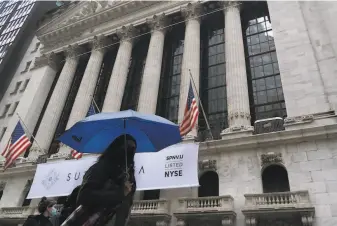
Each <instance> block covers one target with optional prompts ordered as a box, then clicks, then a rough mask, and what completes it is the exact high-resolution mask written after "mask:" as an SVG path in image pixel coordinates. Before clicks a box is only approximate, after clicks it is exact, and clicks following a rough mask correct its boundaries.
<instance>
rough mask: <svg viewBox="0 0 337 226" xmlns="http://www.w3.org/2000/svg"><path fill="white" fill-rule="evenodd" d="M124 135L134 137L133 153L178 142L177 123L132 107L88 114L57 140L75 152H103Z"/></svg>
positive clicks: (179, 138) (157, 148) (161, 147)
mask: <svg viewBox="0 0 337 226" xmlns="http://www.w3.org/2000/svg"><path fill="white" fill-rule="evenodd" d="M123 134H129V135H131V136H132V137H133V138H134V139H135V140H136V142H137V149H136V152H156V151H159V150H161V149H163V148H166V147H168V146H170V145H173V144H176V143H179V142H181V136H180V132H179V127H178V125H176V124H174V123H173V122H171V121H169V120H167V119H164V118H162V117H159V116H157V115H150V114H142V113H139V112H135V111H132V110H127V111H120V112H114V113H99V114H96V115H92V116H90V117H87V118H85V119H84V120H82V121H80V122H78V123H76V124H75V125H74V126H73V127H71V128H70V129H69V130H67V131H66V132H64V134H62V135H61V137H59V138H58V140H59V141H61V142H62V143H64V144H65V145H67V146H69V147H71V148H73V149H74V150H76V151H78V152H82V153H102V152H104V150H105V149H106V148H107V147H108V146H109V145H110V144H111V143H112V142H113V141H114V140H115V139H116V138H117V137H119V136H121V135H123Z"/></svg>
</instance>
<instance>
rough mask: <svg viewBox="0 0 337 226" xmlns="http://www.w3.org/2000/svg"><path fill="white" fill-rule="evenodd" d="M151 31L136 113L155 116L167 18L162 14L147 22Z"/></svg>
mask: <svg viewBox="0 0 337 226" xmlns="http://www.w3.org/2000/svg"><path fill="white" fill-rule="evenodd" d="M148 24H149V26H150V28H151V30H152V34H151V40H150V44H149V50H148V52H147V57H146V63H145V68H144V73H143V79H142V85H141V90H140V95H139V101H138V111H139V112H143V113H148V114H155V113H156V109H157V100H158V92H159V83H160V73H161V66H162V60H163V50H164V41H165V29H164V27H165V26H166V25H167V17H166V16H165V15H164V14H162V15H160V16H156V15H155V16H154V17H153V19H151V20H149V21H148Z"/></svg>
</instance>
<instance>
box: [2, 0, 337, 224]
mask: <svg viewBox="0 0 337 226" xmlns="http://www.w3.org/2000/svg"><path fill="white" fill-rule="evenodd" d="M336 12H337V4H336V3H334V2H297V1H291V2H275V1H267V2H237V1H225V2H176V1H171V2H165V1H160V2H159V1H158V2H154V1H149V2H148V1H145V2H144V1H123V2H118V1H117V2H116V1H114V2H110V1H109V2H104V1H88V2H84V1H83V2H73V3H70V4H68V5H65V6H64V7H61V8H60V9H59V10H58V11H56V12H54V13H52V14H49V15H48V17H46V18H45V20H44V21H42V23H41V25H40V27H39V29H38V31H37V38H38V39H39V40H40V42H41V44H42V46H43V48H42V49H41V51H40V52H41V55H40V56H38V57H36V59H35V61H34V64H33V65H34V66H33V67H32V68H31V70H30V73H31V74H32V78H31V81H30V83H29V85H28V87H27V91H25V93H24V95H23V97H22V99H21V100H20V104H19V107H18V109H17V112H18V113H19V114H20V116H21V117H22V118H23V120H24V121H25V124H26V125H27V129H28V130H29V131H32V133H33V134H34V137H35V141H34V143H33V145H32V147H31V148H30V150H29V154H28V153H27V155H28V156H26V157H25V158H20V159H18V161H17V162H16V165H15V167H12V168H10V169H9V170H7V171H6V172H2V173H0V185H1V186H0V190H1V191H2V197H1V200H0V207H1V210H0V224H1V225H18V224H20V223H22V222H23V218H24V217H25V216H27V215H28V214H31V213H33V212H34V211H35V207H36V204H37V201H38V200H32V201H31V202H30V201H29V200H26V199H25V197H26V196H25V195H26V194H27V191H28V190H29V185H30V183H31V180H32V179H33V177H34V172H35V170H36V161H37V159H38V158H39V160H38V161H40V160H41V156H48V157H49V158H48V159H47V161H49V162H50V161H66V160H65V159H67V158H68V157H69V152H70V149H69V148H68V147H66V146H62V145H61V144H59V143H57V141H56V138H57V136H58V135H59V134H61V133H62V132H63V131H64V130H66V129H68V128H70V127H71V126H72V125H74V124H75V123H76V122H77V121H79V120H81V119H83V118H84V117H86V115H87V113H88V110H89V108H90V107H91V105H93V104H94V105H95V108H96V110H97V111H102V112H116V111H120V110H124V109H127V108H132V109H134V110H138V111H140V112H144V113H150V114H158V115H161V116H163V117H166V118H168V119H170V120H172V121H174V122H176V123H179V122H180V121H181V120H182V117H183V112H184V109H185V104H186V98H187V92H188V88H189V85H190V83H191V82H192V81H193V87H194V92H195V95H196V97H200V100H201V103H200V111H202V109H201V104H202V107H203V110H204V112H205V115H206V117H207V118H208V122H209V123H208V124H209V126H210V128H208V124H207V123H205V120H204V117H203V115H204V113H203V112H202V114H200V119H199V125H198V127H197V128H196V129H195V130H193V131H191V133H190V134H188V135H187V136H186V137H184V142H194V141H193V139H194V140H195V142H200V157H199V175H200V178H199V180H200V187H199V188H186V189H169V190H161V191H146V192H139V193H137V195H136V196H137V197H136V200H135V204H134V206H133V209H132V214H131V218H130V225H158V226H159V225H170V226H175V225H179V226H183V225H198V226H199V225H200V226H204V225H233V226H234V225H235V226H245V225H247V226H267V225H280V226H297V225H303V226H332V225H336V224H337V201H336V200H337V141H336V139H335V138H336V134H337V123H336V113H335V111H336V106H337V104H336V103H337V102H336V100H337V84H336V83H337V79H336V78H337V73H336V70H335V67H336V65H337V58H336V57H337V55H336V52H337V48H336V47H337V39H336V38H335V37H337V36H336V35H335V34H337V28H335V26H332V25H333V24H332V22H331V21H336V19H337V18H336V15H337V14H336ZM191 77H192V78H193V80H191ZM93 100H94V101H93ZM5 104H6V103H4V102H1V105H3V106H5ZM3 106H1V108H2V107H3ZM97 108H98V109H97ZM0 110H1V109H0ZM0 120H1V119H0ZM17 121H18V118H17V117H15V116H13V117H11V118H10V121H9V122H8V125H4V126H6V128H7V130H6V133H4V135H3V137H2V140H1V145H0V148H3V147H4V145H5V141H6V140H8V139H9V137H10V134H11V131H13V128H14V127H15V124H16V123H17ZM280 121H282V123H280ZM0 122H1V121H0ZM276 122H277V123H276ZM1 126H2V125H1ZM267 127H268V130H267V129H266V128H267ZM208 129H210V130H208ZM265 131H268V132H265ZM210 133H211V135H212V136H209V134H210ZM203 134H206V135H205V137H204V136H203ZM39 156H40V157H39ZM59 201H60V203H61V202H62V198H59Z"/></svg>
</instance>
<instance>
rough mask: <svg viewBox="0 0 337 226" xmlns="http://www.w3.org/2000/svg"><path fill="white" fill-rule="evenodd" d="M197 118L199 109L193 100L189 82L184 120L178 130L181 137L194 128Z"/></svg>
mask: <svg viewBox="0 0 337 226" xmlns="http://www.w3.org/2000/svg"><path fill="white" fill-rule="evenodd" d="M198 116H199V109H198V105H197V101H196V100H195V97H194V93H193V88H192V83H191V82H190V87H189V89H188V96H187V103H186V108H185V112H184V118H183V121H182V123H181V124H180V128H179V129H180V135H181V136H185V135H186V134H188V133H189V132H190V131H191V130H192V129H193V128H194V127H195V125H196V122H197V120H198Z"/></svg>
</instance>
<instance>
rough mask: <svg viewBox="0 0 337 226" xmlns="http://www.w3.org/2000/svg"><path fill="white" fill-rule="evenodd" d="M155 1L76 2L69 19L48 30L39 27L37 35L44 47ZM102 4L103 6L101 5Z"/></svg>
mask: <svg viewBox="0 0 337 226" xmlns="http://www.w3.org/2000/svg"><path fill="white" fill-rule="evenodd" d="M157 3H158V2H155V1H128V2H122V1H121V2H111V1H106V2H98V1H90V2H88V1H86V2H83V3H80V4H78V6H77V9H78V12H77V13H75V14H74V15H71V16H69V17H70V18H69V19H66V20H63V21H59V22H58V21H55V23H57V22H58V25H56V27H55V28H54V29H53V30H51V31H50V28H47V29H46V30H43V29H41V30H40V31H39V32H38V34H37V36H38V39H39V40H40V41H41V42H42V43H43V44H44V46H45V48H48V47H49V46H50V45H52V44H54V43H53V42H57V41H58V40H60V39H61V40H63V39H64V38H65V39H66V40H67V39H71V38H72V37H73V36H81V35H82V34H83V33H84V32H85V31H86V30H92V29H94V28H95V26H98V25H100V24H102V23H105V22H108V21H111V20H115V19H119V18H120V17H121V16H124V15H125V14H129V13H133V12H135V11H137V10H139V9H141V8H144V7H148V6H151V5H153V4H157ZM102 5H104V7H103V6H102Z"/></svg>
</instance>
